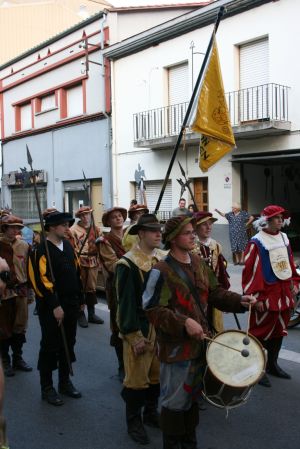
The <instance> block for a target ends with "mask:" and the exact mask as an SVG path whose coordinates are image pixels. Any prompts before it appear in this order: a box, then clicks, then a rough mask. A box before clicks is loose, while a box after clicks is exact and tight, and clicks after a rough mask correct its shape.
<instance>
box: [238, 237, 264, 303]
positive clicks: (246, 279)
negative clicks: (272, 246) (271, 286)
mask: <svg viewBox="0 0 300 449" xmlns="http://www.w3.org/2000/svg"><path fill="white" fill-rule="evenodd" d="M242 286H243V291H244V293H246V294H247V295H256V294H259V293H261V292H263V291H264V289H265V285H264V278H263V275H262V270H261V262H260V257H259V253H258V249H257V246H256V244H255V243H252V242H250V243H249V244H248V246H247V248H246V251H245V268H244V270H243V274H242Z"/></svg>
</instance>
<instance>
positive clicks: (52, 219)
mask: <svg viewBox="0 0 300 449" xmlns="http://www.w3.org/2000/svg"><path fill="white" fill-rule="evenodd" d="M44 219H45V229H46V231H47V230H48V229H49V227H50V226H58V225H60V224H63V223H69V226H72V224H74V222H75V219H74V218H73V217H72V215H71V214H69V213H68V212H59V211H56V212H55V211H54V212H52V213H49V214H48V215H46V217H45V218H44Z"/></svg>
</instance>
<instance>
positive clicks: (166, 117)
mask: <svg viewBox="0 0 300 449" xmlns="http://www.w3.org/2000/svg"><path fill="white" fill-rule="evenodd" d="M288 92H289V88H288V87H287V86H282V85H280V84H274V83H270V84H263V85H260V86H255V87H251V88H248V89H242V90H237V91H234V92H228V93H226V94H225V95H226V100H227V105H228V109H229V115H230V119H231V123H232V127H233V131H234V134H235V138H236V140H238V139H239V138H251V137H259V136H267V135H278V134H284V133H288V132H289V131H290V129H291V123H290V122H289V118H288ZM187 107H188V102H186V103H180V104H174V105H171V106H166V107H163V108H158V109H151V110H148V111H144V112H139V113H137V114H134V115H133V130H134V146H135V147H139V148H143V147H145V148H162V147H168V146H172V145H174V143H175V142H176V138H177V135H178V134H179V132H180V129H181V124H182V122H183V119H184V116H185V113H186V110H187ZM185 139H186V141H187V142H190V143H193V142H197V141H198V140H199V135H197V134H195V133H193V132H192V131H191V130H190V129H187V132H186V135H185Z"/></svg>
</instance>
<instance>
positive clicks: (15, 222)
mask: <svg viewBox="0 0 300 449" xmlns="http://www.w3.org/2000/svg"><path fill="white" fill-rule="evenodd" d="M1 225H2V226H19V227H20V228H24V224H23V220H22V218H20V217H17V216H16V215H12V214H10V215H5V216H4V217H2V219H1Z"/></svg>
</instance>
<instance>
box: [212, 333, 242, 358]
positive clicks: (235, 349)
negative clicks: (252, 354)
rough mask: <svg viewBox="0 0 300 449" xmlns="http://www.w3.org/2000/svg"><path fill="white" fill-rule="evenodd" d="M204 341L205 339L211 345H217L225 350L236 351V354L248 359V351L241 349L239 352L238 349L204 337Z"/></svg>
mask: <svg viewBox="0 0 300 449" xmlns="http://www.w3.org/2000/svg"><path fill="white" fill-rule="evenodd" d="M204 339H205V340H209V341H210V342H212V343H217V345H221V346H224V347H225V348H228V349H232V350H233V351H237V352H239V353H240V354H242V356H243V357H248V355H249V351H248V350H247V349H243V350H242V351H240V349H237V348H233V347H232V346H228V345H225V344H224V343H221V342H219V341H216V340H214V339H213V338H209V337H204Z"/></svg>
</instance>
